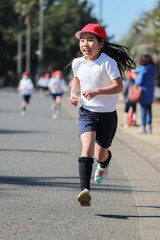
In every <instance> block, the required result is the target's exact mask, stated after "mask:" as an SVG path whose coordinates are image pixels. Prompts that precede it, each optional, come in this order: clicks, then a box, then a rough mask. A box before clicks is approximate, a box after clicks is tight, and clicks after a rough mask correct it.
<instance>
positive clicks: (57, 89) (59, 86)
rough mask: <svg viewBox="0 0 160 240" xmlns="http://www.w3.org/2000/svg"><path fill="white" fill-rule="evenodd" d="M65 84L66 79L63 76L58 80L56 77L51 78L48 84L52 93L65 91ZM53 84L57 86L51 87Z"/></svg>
mask: <svg viewBox="0 0 160 240" xmlns="http://www.w3.org/2000/svg"><path fill="white" fill-rule="evenodd" d="M63 84H65V80H64V79H63V78H61V79H60V80H57V79H56V78H51V79H50V81H49V85H48V86H49V88H50V91H51V93H53V94H61V93H63V88H62V85H63ZM53 85H55V88H52V89H51V87H52V86H53Z"/></svg>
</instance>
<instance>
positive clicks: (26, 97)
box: [17, 72, 33, 116]
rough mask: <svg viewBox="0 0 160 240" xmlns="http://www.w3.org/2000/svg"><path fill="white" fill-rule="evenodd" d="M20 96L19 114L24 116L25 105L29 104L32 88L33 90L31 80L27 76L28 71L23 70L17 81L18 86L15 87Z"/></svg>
mask: <svg viewBox="0 0 160 240" xmlns="http://www.w3.org/2000/svg"><path fill="white" fill-rule="evenodd" d="M17 90H18V91H19V92H20V93H21V96H22V102H21V106H22V112H21V115H22V116H25V115H26V114H27V112H26V108H27V105H28V104H29V101H30V98H31V95H32V90H33V83H32V80H31V79H30V78H29V72H23V77H22V79H21V80H20V82H19V86H18V89H17Z"/></svg>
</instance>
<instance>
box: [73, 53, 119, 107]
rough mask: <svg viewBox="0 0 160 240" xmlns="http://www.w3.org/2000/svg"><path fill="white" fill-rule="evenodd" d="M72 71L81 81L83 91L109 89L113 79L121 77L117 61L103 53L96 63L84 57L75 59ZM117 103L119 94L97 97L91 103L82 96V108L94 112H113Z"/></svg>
mask: <svg viewBox="0 0 160 240" xmlns="http://www.w3.org/2000/svg"><path fill="white" fill-rule="evenodd" d="M72 70H73V74H74V76H76V77H77V78H78V79H79V81H80V86H81V91H83V90H88V89H95V88H103V87H107V86H109V85H111V84H112V80H113V79H115V78H117V77H120V73H119V70H118V67H117V63H116V61H115V60H114V59H112V58H111V57H109V56H108V55H106V54H105V53H101V55H100V56H99V58H97V59H96V60H95V61H88V60H86V59H85V58H84V57H80V58H75V59H74V60H73V62H72ZM117 102H118V94H112V95H107V94H106V95H97V96H95V97H94V98H92V99H91V100H89V101H88V100H87V99H86V98H85V97H83V96H82V94H81V104H82V106H83V107H84V108H85V109H87V110H89V111H93V112H113V111H115V109H116V103H117Z"/></svg>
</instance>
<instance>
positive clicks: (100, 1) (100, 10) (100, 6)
mask: <svg viewBox="0 0 160 240" xmlns="http://www.w3.org/2000/svg"><path fill="white" fill-rule="evenodd" d="M102 5H103V0H99V17H98V24H99V25H102V23H103V21H102V19H103V18H102V9H103V6H102Z"/></svg>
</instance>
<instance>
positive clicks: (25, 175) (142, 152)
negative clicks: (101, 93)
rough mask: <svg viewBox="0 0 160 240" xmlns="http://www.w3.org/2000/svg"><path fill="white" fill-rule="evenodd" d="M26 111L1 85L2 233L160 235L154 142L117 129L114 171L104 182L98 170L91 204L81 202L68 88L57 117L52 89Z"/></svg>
mask: <svg viewBox="0 0 160 240" xmlns="http://www.w3.org/2000/svg"><path fill="white" fill-rule="evenodd" d="M20 111H21V109H20V97H19V95H18V94H17V93H16V92H14V91H8V92H7V91H2V92H0V166H1V167H0V209H1V210H0V219H1V224H0V233H1V234H0V239H2V240H12V239H16V240H23V239H33V240H40V239H42V240H51V239H76V240H77V239H80V240H81V239H107V240H111V239H112V240H128V239H132V240H141V239H142V240H148V239H150V240H151V239H153V240H158V239H159V235H160V228H159V226H160V175H159V169H157V168H156V165H153V164H152V161H151V156H153V151H154V150H153V149H151V147H149V146H148V145H147V144H144V143H143V142H141V141H140V140H137V139H135V138H131V136H130V135H127V134H126V133H124V132H123V131H121V130H118V132H117V135H116V138H115V140H114V141H113V145H112V148H111V151H112V153H113V159H112V163H111V166H110V172H109V176H108V178H107V179H106V180H105V181H104V182H103V184H100V185H98V184H96V183H95V182H94V180H93V176H92V181H91V194H92V202H91V207H85V208H83V207H80V206H79V203H78V202H77V199H76V198H77V195H78V193H79V191H80V190H79V177H78V162H77V159H78V157H79V155H80V152H81V144H80V140H79V137H78V124H77V109H75V108H74V107H72V106H71V105H70V104H69V97H68V94H66V95H65V96H64V97H63V103H62V112H61V116H60V117H59V118H58V119H55V120H53V119H52V112H51V99H50V97H46V96H40V95H39V94H38V93H34V94H33V97H32V99H31V104H30V106H29V107H28V112H27V116H25V117H22V116H21V115H20ZM154 153H155V154H156V156H158V155H157V154H158V152H154ZM95 168H96V162H95V163H94V171H95ZM94 171H93V174H94Z"/></svg>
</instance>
